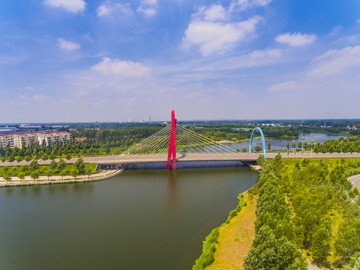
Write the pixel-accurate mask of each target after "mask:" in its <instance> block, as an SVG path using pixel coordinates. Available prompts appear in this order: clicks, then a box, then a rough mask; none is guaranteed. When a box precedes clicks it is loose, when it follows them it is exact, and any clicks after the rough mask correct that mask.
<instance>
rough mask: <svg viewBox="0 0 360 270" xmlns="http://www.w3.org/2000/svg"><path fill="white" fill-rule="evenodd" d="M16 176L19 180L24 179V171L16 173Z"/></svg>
mask: <svg viewBox="0 0 360 270" xmlns="http://www.w3.org/2000/svg"><path fill="white" fill-rule="evenodd" d="M17 177H19V179H20V180H24V179H25V173H24V172H22V171H20V172H19V173H18V175H17Z"/></svg>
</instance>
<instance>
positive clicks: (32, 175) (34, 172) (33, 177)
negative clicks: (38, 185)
mask: <svg viewBox="0 0 360 270" xmlns="http://www.w3.org/2000/svg"><path fill="white" fill-rule="evenodd" d="M30 177H31V178H32V179H34V181H35V180H37V179H39V177H40V174H39V172H38V171H32V172H31V173H30Z"/></svg>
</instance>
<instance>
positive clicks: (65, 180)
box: [0, 169, 123, 187]
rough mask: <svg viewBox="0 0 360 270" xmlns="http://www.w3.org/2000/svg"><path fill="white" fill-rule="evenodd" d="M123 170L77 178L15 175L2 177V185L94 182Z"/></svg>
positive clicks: (0, 180) (0, 184) (0, 178)
mask: <svg viewBox="0 0 360 270" xmlns="http://www.w3.org/2000/svg"><path fill="white" fill-rule="evenodd" d="M122 171H123V170H122V169H121V170H107V171H102V172H99V173H96V174H93V175H91V176H87V175H80V176H78V177H77V178H74V177H72V176H70V175H67V176H63V177H62V176H51V177H49V178H48V177H47V176H40V177H39V179H37V180H34V179H32V178H30V176H26V177H25V179H19V178H18V177H13V178H12V180H11V181H5V180H4V179H3V178H2V177H0V187H16V186H30V185H52V184H68V183H84V182H94V181H101V180H105V179H108V178H111V177H114V176H116V175H118V174H119V173H121V172H122Z"/></svg>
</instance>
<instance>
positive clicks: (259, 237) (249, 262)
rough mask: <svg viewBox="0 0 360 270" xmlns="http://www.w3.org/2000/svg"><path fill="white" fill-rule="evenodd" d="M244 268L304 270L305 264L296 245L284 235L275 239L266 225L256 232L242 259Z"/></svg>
mask: <svg viewBox="0 0 360 270" xmlns="http://www.w3.org/2000/svg"><path fill="white" fill-rule="evenodd" d="M244 267H245V269H246V270H259V269H264V270H265V269H284V270H285V269H288V270H290V269H291V270H303V269H304V270H305V269H307V264H306V261H305V259H304V258H303V257H302V256H301V253H300V251H299V250H298V249H297V247H296V246H295V245H294V244H292V243H291V242H290V241H288V240H287V239H286V238H285V237H284V236H283V237H281V238H279V239H277V238H276V237H275V235H274V234H273V232H272V230H271V229H270V228H269V227H268V226H263V227H261V228H260V230H259V232H258V233H256V235H255V238H254V241H253V245H252V247H251V248H250V250H249V252H248V254H247V255H246V257H245V259H244Z"/></svg>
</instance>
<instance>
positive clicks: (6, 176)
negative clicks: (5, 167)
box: [2, 173, 11, 181]
mask: <svg viewBox="0 0 360 270" xmlns="http://www.w3.org/2000/svg"><path fill="white" fill-rule="evenodd" d="M2 178H4V180H5V181H10V180H11V177H10V176H9V175H8V174H7V173H3V175H2Z"/></svg>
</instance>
